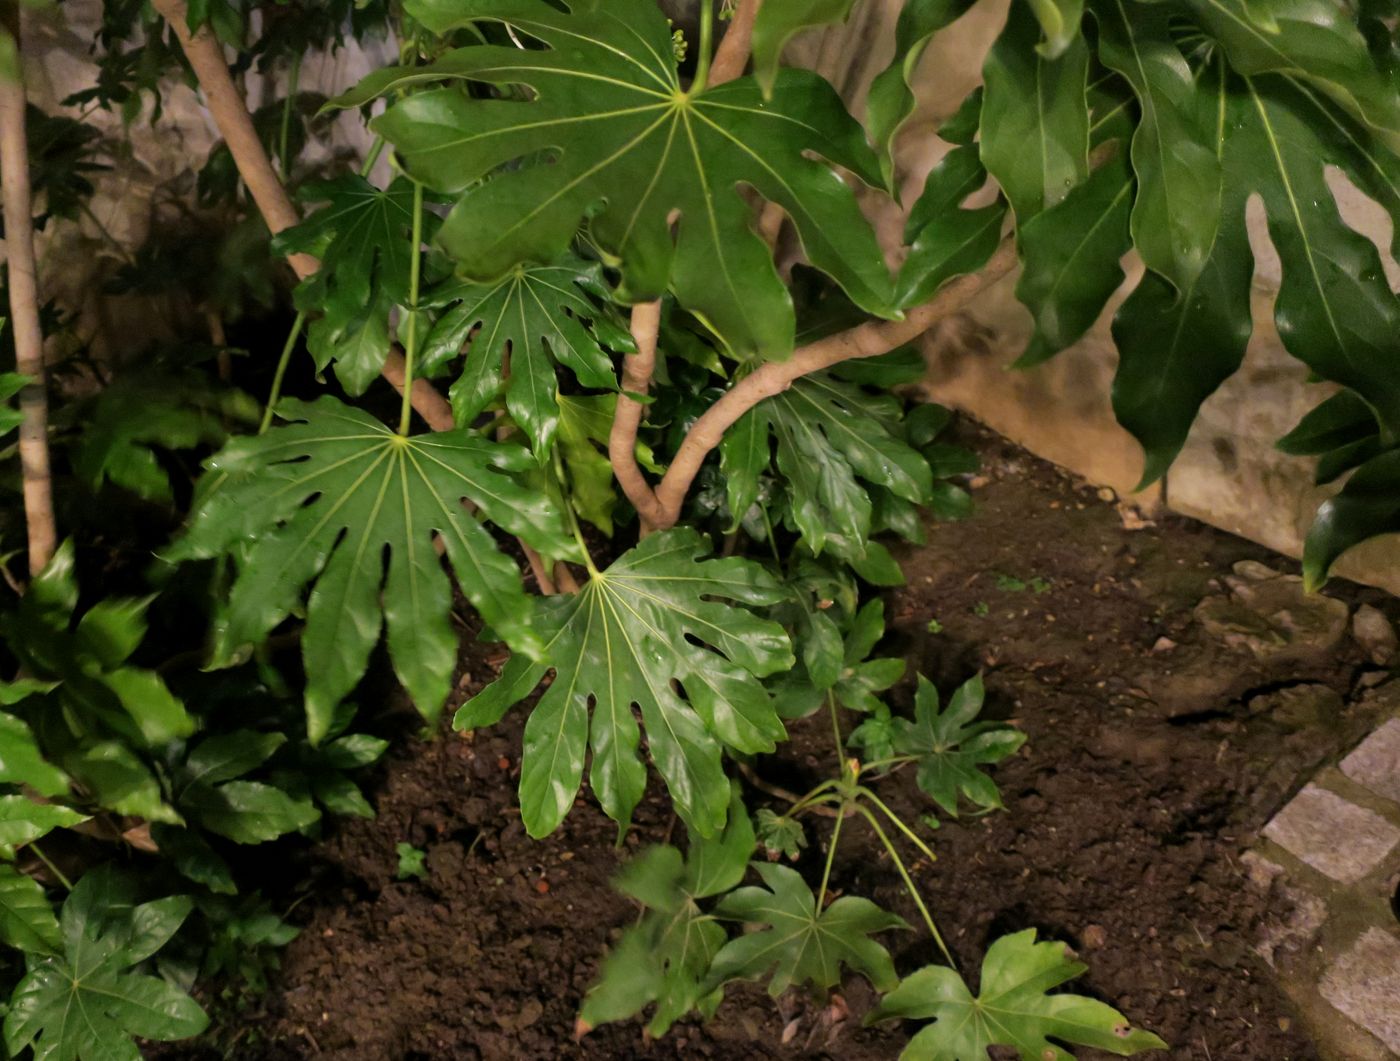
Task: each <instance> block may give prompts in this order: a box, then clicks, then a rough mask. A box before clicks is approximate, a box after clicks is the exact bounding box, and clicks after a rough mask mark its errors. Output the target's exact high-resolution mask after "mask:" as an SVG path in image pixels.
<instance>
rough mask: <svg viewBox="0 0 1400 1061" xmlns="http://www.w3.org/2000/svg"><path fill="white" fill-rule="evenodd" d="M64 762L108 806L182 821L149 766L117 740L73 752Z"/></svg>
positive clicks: (149, 817) (156, 819)
mask: <svg viewBox="0 0 1400 1061" xmlns="http://www.w3.org/2000/svg"><path fill="white" fill-rule="evenodd" d="M64 766H65V767H66V768H67V770H68V772H69V773H70V774H72V775H73V777H74V779H75V780H77V781H78V782H80V783H81V784H82V785H84V786H85V787H86V788H88V789H89V790H90V791H91V792H92V794H93V796H94V797H95V798H96V800H97V802H98V803H99V804H100V805H101V806H103V807H105V808H107V809H108V810H112V811H116V812H117V813H118V814H131V815H135V816H136V817H138V818H145V819H147V820H149V821H154V822H169V823H171V824H180V822H181V818H180V815H179V814H177V813H176V812H175V809H174V808H173V807H171V806H170V805H169V804H168V803H166V802H165V797H164V794H163V793H162V792H161V788H160V782H158V781H157V780H156V779H155V776H154V775H153V774H152V773H151V771H150V769H149V768H148V767H147V766H146V765H145V764H144V763H143V762H141V760H140V759H138V758H137V757H136V756H135V755H134V754H133V753H132V752H131V751H130V750H129V749H128V748H127V747H126V745H124V744H122V743H120V742H118V741H99V742H98V743H96V744H92V745H89V746H88V747H86V748H84V749H82V750H81V751H79V752H76V753H74V754H73V755H70V756H69V757H68V758H67V759H66V760H65V761H64Z"/></svg>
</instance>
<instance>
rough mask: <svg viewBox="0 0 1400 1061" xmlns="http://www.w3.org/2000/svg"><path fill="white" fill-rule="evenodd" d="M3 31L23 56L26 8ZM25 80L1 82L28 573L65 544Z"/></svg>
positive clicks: (0, 164)
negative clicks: (24, 381) (24, 379)
mask: <svg viewBox="0 0 1400 1061" xmlns="http://www.w3.org/2000/svg"><path fill="white" fill-rule="evenodd" d="M0 19H3V24H4V30H5V31H8V32H9V33H10V34H11V35H12V36H13V38H14V50H15V54H16V55H18V54H19V44H20V25H19V7H18V6H17V3H16V0H4V2H3V3H0ZM24 103H25V99H24V75H23V73H22V71H21V70H19V69H18V68H17V69H16V70H15V78H14V80H13V81H9V80H4V79H0V184H3V186H4V216H5V256H6V258H7V259H8V261H9V274H10V327H11V328H13V329H14V337H15V367H16V368H17V369H18V370H19V371H20V373H22V374H23V375H25V376H28V377H29V384H28V386H26V387H25V388H24V389H23V390H22V391H20V395H19V408H20V415H21V416H22V419H21V421H20V425H19V461H20V469H21V477H22V479H23V493H24V522H25V526H26V528H27V531H28V535H29V572H30V574H33V575H37V574H38V573H39V572H40V571H42V570H43V569H44V567H45V566H46V565H47V564H48V562H49V560H50V558H52V556H53V553H54V548H55V547H56V545H57V542H58V530H57V525H56V524H55V522H54V514H53V473H52V470H51V468H50V466H49V400H48V392H47V391H46V390H45V388H44V333H43V330H42V329H41V328H40V326H39V283H38V275H37V265H36V263H35V260H34V221H33V218H32V216H31V214H30V211H31V209H32V208H33V201H32V194H31V191H30V187H29V145H28V141H27V140H26V139H25V129H24Z"/></svg>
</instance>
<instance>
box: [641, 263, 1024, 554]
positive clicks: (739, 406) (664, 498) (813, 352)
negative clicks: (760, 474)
mask: <svg viewBox="0 0 1400 1061" xmlns="http://www.w3.org/2000/svg"><path fill="white" fill-rule="evenodd" d="M1015 263H1016V248H1015V244H1014V243H1013V242H1012V241H1011V240H1010V239H1008V240H1006V241H1004V242H1003V243H1002V245H1001V246H1000V247H999V248H997V251H996V253H995V254H993V255H992V258H991V260H990V261H989V262H987V264H986V265H985V266H983V268H982V270H981V271H980V272H977V273H971V274H969V275H967V276H960V277H958V278H957V279H956V280H952V281H950V282H949V283H947V284H945V285H944V286H943V287H942V288H941V289H940V290H939V291H938V293H937V294H936V295H934V296H933V298H931V299H930V300H929V301H927V302H925V303H924V304H923V305H922V306H918V307H916V308H915V309H912V310H910V311H909V312H908V313H907V314H906V315H905V317H904V319H903V320H898V321H867V322H866V323H865V324H862V325H860V326H859V327H856V328H852V329H850V330H849V331H844V332H839V333H837V334H836V335H832V336H829V337H827V338H825V339H819V340H817V341H816V342H814V343H809V344H808V345H806V346H804V347H802V348H801V349H799V350H797V351H795V352H794V353H793V355H792V357H790V358H789V359H788V360H786V361H770V362H768V363H767V364H765V365H763V366H762V367H761V368H758V369H756V370H755V371H754V372H752V373H751V374H750V375H748V376H745V377H744V378H743V379H742V380H740V381H739V383H737V384H736V385H735V386H734V387H733V389H731V390H729V391H728V392H726V393H725V394H724V396H723V397H721V398H720V399H719V400H718V401H717V402H715V404H714V405H712V406H710V407H709V408H708V409H706V410H705V412H704V414H702V415H701V416H700V418H699V419H698V420H696V421H695V423H694V424H692V425H691V428H690V431H689V432H687V434H686V436H685V441H684V442H682V443H681V446H680V449H678V450H677V451H676V456H675V458H674V459H673V460H672V461H671V466H670V467H669V468H667V469H666V475H665V477H664V478H662V480H661V483H660V485H658V486H657V488H656V499H657V501H658V502H659V503H660V505H661V510H662V511H661V513H660V516H659V518H657V519H654V520H652V523H653V525H654V526H655V527H656V528H657V529H661V530H664V529H665V528H667V527H671V526H674V525H675V523H676V520H677V519H679V518H680V512H681V505H682V504H683V503H684V501H685V495H686V493H687V492H688V491H689V490H690V484H691V483H692V482H693V481H694V480H695V475H696V473H697V472H698V471H699V470H700V465H701V464H703V463H704V461H705V457H706V455H708V454H709V452H710V450H712V449H714V448H715V447H716V446H718V445H719V443H720V440H721V439H722V438H723V437H724V433H725V431H727V430H728V429H729V428H730V427H731V426H732V425H733V424H734V422H735V421H736V420H738V419H739V417H741V416H743V415H744V414H745V413H746V412H748V411H749V410H750V409H752V408H753V407H754V406H755V405H757V404H758V403H759V402H761V401H763V399H765V398H771V397H773V396H774V395H776V394H781V393H782V392H783V391H785V390H787V389H788V387H790V386H792V383H793V381H794V380H797V379H800V378H801V377H802V376H805V375H807V374H808V373H811V372H816V371H819V370H820V369H823V368H829V367H830V366H831V365H835V364H837V363H838V362H841V361H851V360H854V359H856V358H861V357H878V356H879V355H880V354H885V353H888V352H889V351H891V350H893V349H895V347H897V346H901V345H903V344H904V343H907V342H909V341H910V340H911V339H915V338H917V337H918V336H920V335H922V334H923V333H924V332H926V331H928V329H929V328H931V327H932V326H933V325H934V324H936V323H937V322H938V321H940V320H941V319H943V318H944V317H947V316H949V315H950V314H952V313H955V312H957V311H958V310H959V309H961V308H962V307H963V306H964V305H966V304H967V302H968V301H969V300H970V299H971V298H972V297H973V296H974V295H976V294H977V293H978V292H979V291H981V290H982V289H983V288H984V287H986V286H987V285H988V284H990V283H992V282H993V281H995V280H997V279H1000V278H1001V277H1002V276H1005V275H1006V273H1008V272H1010V270H1011V267H1012V266H1013V265H1014V264H1015Z"/></svg>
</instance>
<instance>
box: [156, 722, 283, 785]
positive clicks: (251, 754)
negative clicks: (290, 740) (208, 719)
mask: <svg viewBox="0 0 1400 1061" xmlns="http://www.w3.org/2000/svg"><path fill="white" fill-rule="evenodd" d="M286 742H287V738H286V736H285V735H284V734H281V733H258V732H257V731H255V730H248V729H239V730H234V731H233V732H232V733H222V734H220V735H218V736H216V737H206V738H205V739H204V740H202V741H200V742H199V743H198V744H196V745H195V746H194V748H193V749H191V751H190V754H189V757H188V758H187V759H186V760H185V766H184V770H183V771H182V777H181V780H182V783H183V784H186V785H199V784H204V785H217V784H218V783H219V782H221V781H231V780H233V779H234V778H235V777H242V776H243V775H244V774H246V773H249V772H251V771H252V770H255V769H257V767H259V766H261V765H262V764H263V763H265V762H267V760H268V759H269V758H271V757H272V754H273V753H274V752H276V751H277V749H278V748H280V747H281V746H282V745H283V744H285V743H286Z"/></svg>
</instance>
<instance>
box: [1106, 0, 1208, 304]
mask: <svg viewBox="0 0 1400 1061" xmlns="http://www.w3.org/2000/svg"><path fill="white" fill-rule="evenodd" d="M1130 5H1131V6H1130ZM1093 10H1094V12H1095V14H1096V15H1097V17H1098V24H1099V52H1098V54H1099V58H1100V59H1101V60H1102V61H1103V63H1104V64H1105V65H1106V66H1108V67H1109V68H1110V69H1112V70H1116V71H1118V73H1120V74H1122V75H1123V77H1124V78H1126V79H1127V81H1128V83H1129V84H1131V85H1132V87H1133V92H1134V93H1135V94H1136V95H1137V98H1138V104H1139V107H1140V109H1141V117H1140V118H1139V120H1138V123H1137V131H1136V132H1135V133H1134V134H1133V144H1132V161H1133V170H1134V172H1135V173H1136V175H1137V182H1138V187H1137V198H1136V199H1135V201H1134V202H1133V214H1132V233H1133V245H1134V246H1135V247H1136V248H1137V251H1138V253H1139V254H1140V255H1141V256H1142V260H1143V262H1144V264H1146V266H1147V267H1148V268H1149V269H1151V270H1153V271H1154V272H1156V273H1157V274H1158V275H1160V276H1164V277H1166V278H1167V279H1168V280H1170V281H1171V282H1172V283H1173V284H1174V285H1175V286H1176V288H1177V289H1178V290H1179V291H1183V292H1185V291H1186V290H1188V289H1189V288H1191V285H1192V283H1193V282H1194V281H1195V279H1196V278H1197V277H1198V276H1199V275H1200V273H1201V270H1202V269H1204V268H1205V265H1206V260H1207V258H1209V256H1210V253H1211V247H1212V246H1213V245H1214V243H1215V234H1216V230H1217V228H1218V227H1219V224H1220V209H1221V194H1222V188H1221V182H1222V173H1221V165H1220V157H1219V152H1218V140H1217V131H1218V130H1217V114H1216V111H1215V110H1207V109H1206V108H1203V107H1202V106H1201V101H1202V97H1203V95H1207V94H1209V93H1201V92H1199V91H1198V90H1197V84H1196V75H1195V74H1194V72H1193V71H1192V69H1191V67H1190V66H1189V65H1188V64H1187V62H1186V57H1185V56H1184V55H1182V54H1181V50H1180V49H1179V48H1178V47H1177V44H1176V42H1175V40H1174V39H1173V37H1172V27H1171V17H1172V12H1171V11H1170V10H1169V9H1168V8H1166V7H1164V6H1162V5H1157V4H1146V5H1144V4H1140V3H1132V0H1098V2H1096V3H1095V5H1094V8H1093ZM1202 76H1203V77H1204V78H1206V79H1207V81H1209V79H1210V77H1211V76H1212V75H1211V74H1210V73H1206V74H1203V75H1202Z"/></svg>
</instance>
